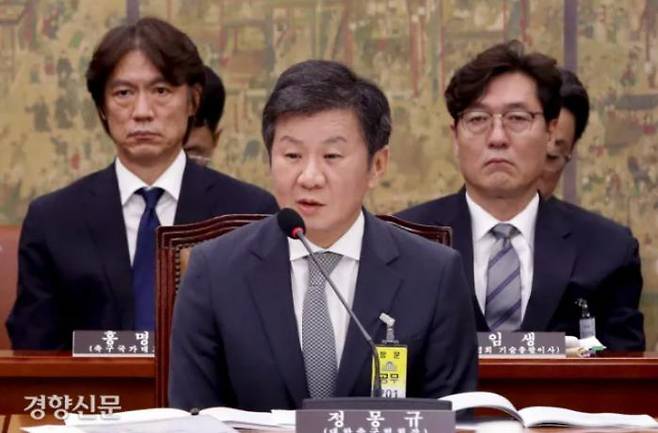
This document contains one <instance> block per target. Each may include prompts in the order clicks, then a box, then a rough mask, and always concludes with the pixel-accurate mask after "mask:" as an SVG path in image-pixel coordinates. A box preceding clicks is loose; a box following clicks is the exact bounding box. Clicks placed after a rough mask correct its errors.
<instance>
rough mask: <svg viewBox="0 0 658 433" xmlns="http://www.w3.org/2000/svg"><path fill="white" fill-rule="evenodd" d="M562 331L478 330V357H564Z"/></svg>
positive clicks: (564, 348) (564, 349)
mask: <svg viewBox="0 0 658 433" xmlns="http://www.w3.org/2000/svg"><path fill="white" fill-rule="evenodd" d="M565 344H566V343H565V338H564V332H510V331H496V332H478V355H479V357H480V358H566V356H567V355H566V353H567V352H566V347H565Z"/></svg>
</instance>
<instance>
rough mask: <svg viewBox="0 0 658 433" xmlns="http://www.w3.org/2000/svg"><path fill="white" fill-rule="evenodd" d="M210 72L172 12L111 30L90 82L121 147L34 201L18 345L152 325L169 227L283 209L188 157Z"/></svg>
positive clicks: (24, 253) (22, 269)
mask: <svg viewBox="0 0 658 433" xmlns="http://www.w3.org/2000/svg"><path fill="white" fill-rule="evenodd" d="M204 82H205V73H204V69H203V63H202V62H201V59H200V58H199V54H198V52H197V49H196V47H195V45H194V43H192V41H191V40H190V39H189V38H188V37H187V35H185V34H184V33H182V32H181V31H180V30H178V29H176V28H175V27H173V26H172V25H170V24H168V23H166V22H164V21H162V20H159V19H156V18H143V19H140V20H139V21H137V22H136V23H135V24H127V25H122V26H119V27H116V28H113V29H112V30H110V31H109V32H108V33H107V34H106V35H105V36H104V37H103V39H102V40H101V42H100V44H99V45H98V47H97V48H96V50H95V51H94V54H93V57H92V59H91V62H90V64H89V68H88V70H87V88H88V90H89V92H90V93H91V96H92V98H93V100H94V103H95V104H96V108H97V110H98V115H99V117H100V120H101V123H102V125H103V127H104V128H105V131H106V132H107V133H108V135H109V136H110V138H111V139H112V141H114V143H115V145H116V151H117V156H116V159H115V160H114V162H113V163H112V164H111V165H110V166H109V167H107V168H105V169H103V170H100V171H98V172H95V173H92V174H90V175H88V176H86V177H84V178H82V179H80V180H78V181H76V182H74V183H73V184H71V185H69V186H67V187H65V188H62V189H60V190H58V191H55V192H52V193H50V194H47V195H45V196H43V197H39V198H37V199H36V200H34V201H33V202H32V203H31V204H30V207H29V209H28V213H27V216H26V217H25V221H24V222H23V228H22V234H21V240H20V246H19V277H18V293H17V298H16V303H15V305H14V307H13V310H12V312H11V314H10V316H9V318H8V320H7V329H8V331H9V336H10V338H11V341H12V346H13V348H14V349H49V350H53V349H67V348H70V347H71V334H72V332H73V331H74V330H89V329H113V330H122V329H135V330H152V329H153V328H154V322H155V307H154V289H155V287H154V286H155V229H156V228H157V226H159V225H160V224H164V225H171V224H180V223H191V222H195V221H200V220H204V219H207V218H210V217H213V216H216V215H222V214H228V213H271V212H273V211H275V210H276V204H275V202H274V200H273V198H272V196H270V195H269V194H268V193H266V192H265V191H263V190H261V189H259V188H257V187H255V186H253V185H249V184H246V183H243V182H240V181H238V180H236V179H233V178H231V177H228V176H226V175H223V174H221V173H218V172H215V171H212V170H209V169H206V168H203V167H200V166H198V165H196V164H192V163H190V162H189V160H188V159H186V157H185V154H184V152H183V150H182V145H183V142H184V141H185V140H186V138H187V136H188V135H189V131H190V128H191V126H192V122H193V119H194V115H195V112H196V110H197V107H198V105H199V97H200V92H201V89H202V87H203V85H204Z"/></svg>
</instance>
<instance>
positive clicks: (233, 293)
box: [169, 212, 477, 411]
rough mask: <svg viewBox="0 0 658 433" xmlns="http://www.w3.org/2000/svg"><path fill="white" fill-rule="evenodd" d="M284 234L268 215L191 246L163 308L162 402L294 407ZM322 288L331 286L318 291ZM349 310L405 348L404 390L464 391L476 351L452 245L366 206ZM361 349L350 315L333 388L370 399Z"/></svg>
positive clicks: (299, 373)
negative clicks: (392, 331)
mask: <svg viewBox="0 0 658 433" xmlns="http://www.w3.org/2000/svg"><path fill="white" fill-rule="evenodd" d="M290 278H291V276H290V259H289V252H288V241H287V238H286V236H285V235H284V234H283V233H282V232H281V230H280V229H279V227H278V225H277V222H276V218H275V217H270V218H266V219H264V220H262V221H259V222H255V223H252V224H250V225H248V226H245V227H243V228H241V229H238V230H235V231H233V232H231V233H229V234H226V235H223V236H221V237H219V238H217V239H214V240H212V241H209V242H207V243H203V244H201V245H199V246H197V247H195V248H194V249H193V250H192V255H191V259H190V263H189V267H188V270H187V272H186V274H185V277H184V279H183V283H182V286H181V289H180V290H179V293H178V297H177V300H176V305H175V309H174V318H173V326H172V341H171V344H172V347H171V357H170V376H169V377H170V381H169V402H170V404H171V405H172V406H174V407H178V408H182V409H186V410H189V409H190V408H193V407H197V408H205V407H210V406H232V407H238V408H240V409H246V410H257V411H263V410H270V409H294V408H299V407H300V405H301V402H302V399H304V398H308V391H307V384H306V375H305V370H304V360H303V354H302V350H301V348H300V343H299V334H298V328H297V321H296V319H295V313H294V310H293V300H292V289H291V280H290ZM329 296H332V295H329ZM353 309H354V312H355V313H356V315H357V316H358V317H359V318H360V319H361V321H362V322H363V325H364V326H365V328H366V329H367V330H368V332H370V333H371V335H372V336H373V338H374V340H375V341H376V342H379V341H381V340H382V339H383V338H384V336H385V326H384V324H383V323H382V322H381V321H380V320H379V318H378V317H379V315H380V314H381V313H382V312H386V313H387V314H389V315H390V316H392V317H393V318H395V319H396V322H395V328H396V338H398V339H399V340H400V342H401V343H402V344H406V345H408V347H409V355H408V368H407V371H408V383H407V396H411V397H439V396H443V395H446V394H451V393H456V392H462V391H471V390H474V389H475V386H476V380H477V349H476V340H475V326H474V320H473V311H472V308H471V295H470V293H469V291H468V288H467V286H466V280H465V277H464V271H463V269H462V265H461V259H460V257H459V254H457V253H456V252H455V251H453V250H451V249H450V248H447V247H444V246H442V245H439V244H436V243H433V242H431V241H428V240H427V239H423V238H421V237H419V236H416V235H412V234H410V233H408V232H405V231H403V230H401V229H398V228H395V227H393V226H392V225H390V224H388V223H385V222H383V221H381V220H379V219H377V218H376V217H373V216H372V215H370V214H368V213H367V212H366V220H365V232H364V237H363V245H362V251H361V259H360V261H359V271H358V277H357V284H356V290H355V295H354V303H353ZM370 377H371V353H370V349H369V346H368V345H367V343H366V342H365V341H364V339H363V337H362V335H361V334H360V333H359V331H358V329H357V328H356V325H355V324H354V323H350V325H349V328H348V331H347V336H346V340H345V348H344V352H343V356H342V360H341V362H340V366H339V371H338V377H337V383H336V395H337V396H369V395H370Z"/></svg>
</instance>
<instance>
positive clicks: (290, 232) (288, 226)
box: [276, 207, 306, 239]
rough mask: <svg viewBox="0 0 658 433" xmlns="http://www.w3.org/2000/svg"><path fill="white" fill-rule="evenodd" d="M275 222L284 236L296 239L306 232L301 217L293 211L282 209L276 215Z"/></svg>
mask: <svg viewBox="0 0 658 433" xmlns="http://www.w3.org/2000/svg"><path fill="white" fill-rule="evenodd" d="M276 221H277V222H278V223H279V227H280V228H281V230H283V233H285V234H286V236H288V237H291V238H293V239H297V238H298V237H299V234H300V233H302V234H303V233H304V232H306V225H305V224H304V220H303V219H302V217H301V216H300V215H299V214H298V213H297V212H296V211H295V210H293V209H290V208H288V207H286V208H283V209H281V210H280V211H279V213H278V214H277V215H276Z"/></svg>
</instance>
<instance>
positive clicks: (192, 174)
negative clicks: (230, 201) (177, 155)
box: [174, 159, 214, 224]
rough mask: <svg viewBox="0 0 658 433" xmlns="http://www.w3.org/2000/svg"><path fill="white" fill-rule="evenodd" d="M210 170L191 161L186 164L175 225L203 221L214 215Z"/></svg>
mask: <svg viewBox="0 0 658 433" xmlns="http://www.w3.org/2000/svg"><path fill="white" fill-rule="evenodd" d="M209 172H210V169H208V168H206V167H201V166H200V165H198V164H196V163H194V162H192V161H190V160H189V159H188V160H187V161H186V164H185V171H184V172H183V180H182V183H181V187H180V196H179V199H178V205H177V206H176V216H175V218H174V224H187V223H191V222H195V221H203V220H205V219H208V218H210V217H212V216H214V215H213V213H212V205H213V203H211V202H210V197H213V195H212V194H210V193H209V191H210V189H211V188H212V187H213V185H214V183H213V180H212V177H211V176H209Z"/></svg>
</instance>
